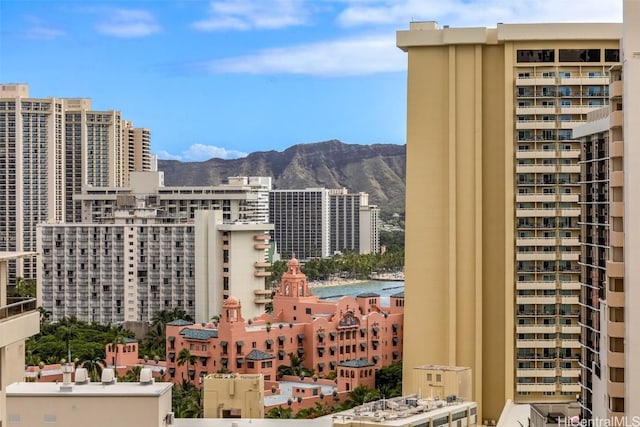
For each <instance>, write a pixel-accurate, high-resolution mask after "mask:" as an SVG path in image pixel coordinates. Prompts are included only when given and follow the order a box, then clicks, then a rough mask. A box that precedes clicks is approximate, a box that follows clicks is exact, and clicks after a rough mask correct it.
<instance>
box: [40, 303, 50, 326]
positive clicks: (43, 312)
mask: <svg viewBox="0 0 640 427" xmlns="http://www.w3.org/2000/svg"><path fill="white" fill-rule="evenodd" d="M38 313H40V323H44V322H46V321H48V320H49V319H50V318H51V315H52V314H53V313H52V312H51V310H47V309H46V308H44V307H43V306H40V307H38Z"/></svg>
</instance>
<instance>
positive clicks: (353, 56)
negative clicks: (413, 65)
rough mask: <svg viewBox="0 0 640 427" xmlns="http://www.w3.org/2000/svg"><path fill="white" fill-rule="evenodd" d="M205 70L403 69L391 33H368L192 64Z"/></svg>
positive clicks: (345, 72) (319, 72)
mask: <svg viewBox="0 0 640 427" xmlns="http://www.w3.org/2000/svg"><path fill="white" fill-rule="evenodd" d="M196 67H197V68H199V69H200V70H204V71H206V72H209V73H213V74H217V73H238V74H304V75H312V76H325V77H335V76H356V75H366V74H375V73H381V72H390V71H401V70H404V69H406V57H405V55H404V54H403V53H402V52H401V51H400V49H398V48H397V47H396V45H395V34H394V33H392V32H390V33H387V34H382V35H368V36H360V37H354V38H346V39H338V40H331V41H326V42H318V43H310V44H303V45H296V46H289V47H282V48H272V49H265V50H262V51H260V52H258V53H256V54H253V55H246V56H238V57H232V58H224V59H220V60H213V61H208V62H203V63H199V64H196Z"/></svg>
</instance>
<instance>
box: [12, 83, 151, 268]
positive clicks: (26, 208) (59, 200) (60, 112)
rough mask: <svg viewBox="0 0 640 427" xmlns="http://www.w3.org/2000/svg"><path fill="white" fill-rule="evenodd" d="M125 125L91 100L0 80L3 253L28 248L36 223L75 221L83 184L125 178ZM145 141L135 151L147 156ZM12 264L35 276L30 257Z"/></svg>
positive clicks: (120, 181) (112, 183)
mask: <svg viewBox="0 0 640 427" xmlns="http://www.w3.org/2000/svg"><path fill="white" fill-rule="evenodd" d="M122 122H123V120H122V118H121V114H120V112H118V111H92V110H91V101H90V100H89V99H66V98H64V99H63V98H30V97H29V87H28V86H27V85H24V84H3V85H0V153H1V155H0V217H1V218H2V220H1V221H0V250H7V251H33V250H35V247H36V224H39V223H41V222H45V221H68V222H73V221H78V220H80V215H81V213H80V205H79V203H78V202H76V201H75V200H74V199H73V196H74V195H75V194H79V193H80V191H81V189H82V187H83V186H122V185H123V184H124V183H125V182H127V181H128V174H129V171H130V167H129V164H130V163H131V161H130V160H129V149H128V148H127V147H125V145H124V143H123V131H122ZM135 133H136V131H135V130H134V134H135ZM147 136H148V133H147ZM134 140H135V138H134ZM146 142H147V144H146V145H144V144H141V147H140V149H139V150H137V151H136V150H134V153H135V154H136V155H139V156H140V157H145V156H146V157H148V156H149V145H148V138H147V141H146ZM136 167H137V163H135V162H134V169H135V168H136ZM140 167H141V169H135V170H145V169H144V168H146V167H147V165H146V164H145V163H143V162H142V163H140ZM9 269H10V276H11V277H16V276H22V277H28V278H34V277H35V275H36V265H35V259H34V258H21V259H18V260H14V261H12V262H11V263H10V266H9Z"/></svg>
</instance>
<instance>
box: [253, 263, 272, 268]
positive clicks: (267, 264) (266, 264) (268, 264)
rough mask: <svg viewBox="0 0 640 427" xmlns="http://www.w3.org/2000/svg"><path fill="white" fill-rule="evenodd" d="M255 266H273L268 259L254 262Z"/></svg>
mask: <svg viewBox="0 0 640 427" xmlns="http://www.w3.org/2000/svg"><path fill="white" fill-rule="evenodd" d="M253 266H254V267H258V268H269V267H271V263H270V262H266V261H256V262H254V263H253Z"/></svg>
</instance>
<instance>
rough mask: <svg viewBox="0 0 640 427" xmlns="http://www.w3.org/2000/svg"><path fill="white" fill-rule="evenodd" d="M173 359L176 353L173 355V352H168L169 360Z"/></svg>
mask: <svg viewBox="0 0 640 427" xmlns="http://www.w3.org/2000/svg"><path fill="white" fill-rule="evenodd" d="M174 357H176V353H175V352H173V351H172V352H170V353H169V358H170V359H173V358H174Z"/></svg>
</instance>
